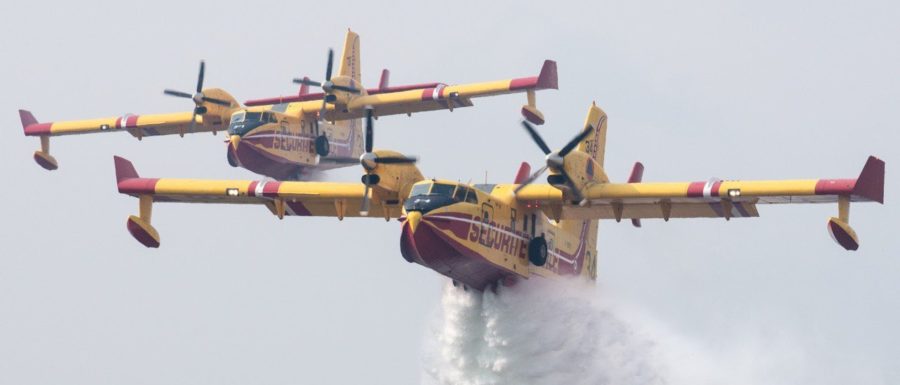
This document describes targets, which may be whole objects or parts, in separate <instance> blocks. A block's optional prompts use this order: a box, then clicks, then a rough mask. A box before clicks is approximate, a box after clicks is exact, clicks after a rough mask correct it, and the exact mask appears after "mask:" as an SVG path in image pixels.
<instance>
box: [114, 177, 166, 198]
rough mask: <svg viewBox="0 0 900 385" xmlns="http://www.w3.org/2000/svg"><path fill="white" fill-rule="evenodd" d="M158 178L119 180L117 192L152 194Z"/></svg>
mask: <svg viewBox="0 0 900 385" xmlns="http://www.w3.org/2000/svg"><path fill="white" fill-rule="evenodd" d="M158 181H159V178H130V179H124V180H122V181H119V183H118V187H119V192H120V193H122V194H137V195H140V194H154V193H155V192H156V182H158Z"/></svg>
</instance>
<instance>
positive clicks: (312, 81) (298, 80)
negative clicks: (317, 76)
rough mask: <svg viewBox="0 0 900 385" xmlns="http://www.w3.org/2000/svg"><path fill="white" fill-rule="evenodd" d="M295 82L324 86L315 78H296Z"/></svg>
mask: <svg viewBox="0 0 900 385" xmlns="http://www.w3.org/2000/svg"><path fill="white" fill-rule="evenodd" d="M294 83H297V84H306V85H308V86H313V87H321V86H322V83H319V82H317V81H315V80H309V79H307V78H303V79H298V78H294Z"/></svg>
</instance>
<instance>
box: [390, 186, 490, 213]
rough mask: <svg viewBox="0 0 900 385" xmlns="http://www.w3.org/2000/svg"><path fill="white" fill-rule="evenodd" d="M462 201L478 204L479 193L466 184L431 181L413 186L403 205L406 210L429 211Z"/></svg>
mask: <svg viewBox="0 0 900 385" xmlns="http://www.w3.org/2000/svg"><path fill="white" fill-rule="evenodd" d="M460 202H467V203H474V204H478V195H477V194H476V193H475V190H472V189H471V188H469V187H466V186H462V185H455V184H448V183H431V182H429V183H420V184H417V185H415V186H413V188H412V190H411V191H410V192H409V198H408V199H406V202H404V203H403V206H404V207H405V208H406V211H421V212H422V213H427V212H429V211H431V210H434V209H437V208H440V207H444V206H449V205H451V204H454V203H460Z"/></svg>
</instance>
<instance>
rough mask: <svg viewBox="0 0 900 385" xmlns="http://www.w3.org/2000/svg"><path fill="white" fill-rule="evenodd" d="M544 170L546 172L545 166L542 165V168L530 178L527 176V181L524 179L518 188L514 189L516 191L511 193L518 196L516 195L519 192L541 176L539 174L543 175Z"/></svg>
mask: <svg viewBox="0 0 900 385" xmlns="http://www.w3.org/2000/svg"><path fill="white" fill-rule="evenodd" d="M546 170H547V166H546V165H544V167H541V168H539V169H538V170H537V171H535V172H534V174H531V176H529V177H528V179H525V180H524V181H523V182H522V184H520V185H519V186H518V187H516V189H515V190H513V193H516V194H518V193H519V190H522V189H523V188H525V186H528V185H530V184H531V183H533V182H534V181H535V180H536V179H537V178H538V177H539V176H541V174H543V173H544V171H546Z"/></svg>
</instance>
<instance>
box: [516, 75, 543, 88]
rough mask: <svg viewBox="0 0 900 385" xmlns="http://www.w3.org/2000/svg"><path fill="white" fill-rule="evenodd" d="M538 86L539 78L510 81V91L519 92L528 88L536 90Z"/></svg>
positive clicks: (531, 77)
mask: <svg viewBox="0 0 900 385" xmlns="http://www.w3.org/2000/svg"><path fill="white" fill-rule="evenodd" d="M537 85H538V77H537V76H530V77H527V78H518V79H513V80H510V81H509V90H510V91H518V90H524V89H528V88H535V87H537Z"/></svg>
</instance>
